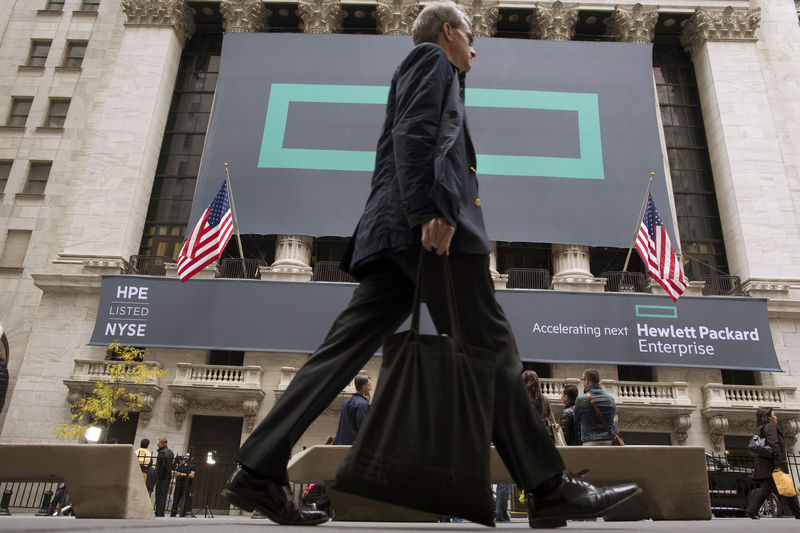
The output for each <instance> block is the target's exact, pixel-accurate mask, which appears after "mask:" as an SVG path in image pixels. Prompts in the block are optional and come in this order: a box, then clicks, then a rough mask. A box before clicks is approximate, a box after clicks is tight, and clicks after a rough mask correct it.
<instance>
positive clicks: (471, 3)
mask: <svg viewBox="0 0 800 533" xmlns="http://www.w3.org/2000/svg"><path fill="white" fill-rule="evenodd" d="M459 3H460V4H461V7H462V8H463V9H464V12H466V14H467V15H468V16H469V18H470V19H471V20H472V33H473V35H475V37H492V36H493V35H494V34H495V33H497V19H498V18H499V15H500V3H499V2H498V1H497V0H489V1H488V2H484V1H483V0H460V2H459Z"/></svg>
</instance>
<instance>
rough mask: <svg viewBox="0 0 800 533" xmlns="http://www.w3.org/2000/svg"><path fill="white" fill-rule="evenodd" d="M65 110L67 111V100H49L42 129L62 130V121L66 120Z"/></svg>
mask: <svg viewBox="0 0 800 533" xmlns="http://www.w3.org/2000/svg"><path fill="white" fill-rule="evenodd" d="M67 109H69V98H63V99H62V98H51V99H50V109H48V110H47V119H46V120H45V123H44V127H45V128H63V127H64V121H65V120H66V119H67Z"/></svg>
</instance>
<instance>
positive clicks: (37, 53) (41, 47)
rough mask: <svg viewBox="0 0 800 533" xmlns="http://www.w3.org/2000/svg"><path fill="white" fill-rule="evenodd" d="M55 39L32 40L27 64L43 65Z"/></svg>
mask: <svg viewBox="0 0 800 533" xmlns="http://www.w3.org/2000/svg"><path fill="white" fill-rule="evenodd" d="M52 42H53V41H31V53H30V55H28V62H27V63H26V66H29V67H43V66H44V62H45V61H46V60H47V54H48V53H49V52H50V43H52Z"/></svg>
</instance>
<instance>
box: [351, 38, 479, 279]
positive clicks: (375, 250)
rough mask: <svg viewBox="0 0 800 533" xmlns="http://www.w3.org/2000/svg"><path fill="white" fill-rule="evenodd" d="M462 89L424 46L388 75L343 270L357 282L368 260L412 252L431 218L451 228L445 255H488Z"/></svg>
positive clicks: (449, 67) (435, 52)
mask: <svg viewBox="0 0 800 533" xmlns="http://www.w3.org/2000/svg"><path fill="white" fill-rule="evenodd" d="M463 82H464V76H463V75H459V73H458V69H457V68H456V67H455V65H453V64H452V63H451V62H450V60H449V59H448V58H447V54H445V52H444V50H443V49H442V48H441V47H439V46H438V45H435V44H432V43H423V44H420V45H418V46H416V47H415V48H414V49H413V50H411V52H410V53H409V54H408V56H406V58H405V59H404V60H403V62H402V63H401V64H400V66H399V67H398V68H397V70H396V71H395V73H394V76H393V77H392V84H391V87H390V90H389V99H388V101H387V104H386V119H385V122H384V125H383V131H382V133H381V136H380V139H379V140H378V148H377V152H376V158H375V171H374V172H373V174H372V186H371V191H370V195H369V198H368V200H367V204H366V206H365V207H364V212H363V214H362V215H361V219H360V220H359V222H358V225H357V227H356V230H355V232H354V234H353V237H352V239H351V240H350V246H349V247H348V250H347V252H345V254H344V257H343V259H342V265H341V267H342V269H343V270H345V271H348V272H351V273H353V274H355V275H356V276H358V271H359V268H360V267H361V266H363V265H365V264H367V263H369V262H370V261H372V260H374V259H377V258H381V257H388V256H391V255H393V254H395V253H397V252H399V251H401V250H404V249H408V248H416V247H419V245H420V244H419V243H420V227H421V225H422V224H423V223H425V222H427V221H428V220H430V219H432V218H434V217H444V218H445V219H447V222H448V223H449V224H450V225H451V226H453V227H454V228H455V229H456V232H455V235H454V236H453V242H452V247H451V253H454V254H488V253H489V252H490V251H491V245H490V244H489V239H488V237H487V235H486V230H485V229H484V225H483V214H482V212H481V208H480V201H479V197H478V181H477V179H476V177H475V172H476V170H475V168H476V159H475V150H474V148H473V146H472V140H471V139H470V135H469V128H468V127H467V121H466V114H465V110H464V87H463Z"/></svg>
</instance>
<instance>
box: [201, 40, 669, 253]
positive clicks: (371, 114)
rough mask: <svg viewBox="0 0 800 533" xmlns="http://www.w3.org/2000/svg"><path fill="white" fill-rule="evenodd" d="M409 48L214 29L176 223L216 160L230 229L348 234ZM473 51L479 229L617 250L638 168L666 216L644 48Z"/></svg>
mask: <svg viewBox="0 0 800 533" xmlns="http://www.w3.org/2000/svg"><path fill="white" fill-rule="evenodd" d="M411 48H412V43H411V39H410V37H390V36H369V35H310V34H270V33H256V34H239V33H226V34H225V37H224V41H223V48H222V60H221V68H220V74H219V81H218V85H217V92H216V97H215V102H214V110H213V115H212V117H211V121H210V124H209V130H208V136H207V139H206V146H205V150H204V152H203V160H202V164H201V168H200V176H199V179H198V183H197V189H196V191H195V196H194V204H193V207H192V215H191V221H190V224H189V227H192V226H193V225H194V224H195V222H196V220H197V218H198V217H199V216H200V214H201V213H202V212H203V210H204V209H205V208H206V207H207V206H208V204H209V203H210V201H211V199H212V198H213V196H214V194H215V193H216V191H217V190H218V189H219V186H220V184H221V182H222V179H223V177H224V167H223V165H224V163H225V162H229V163H230V173H231V190H232V193H233V196H234V201H235V204H236V209H237V215H238V220H239V224H240V227H241V232H242V233H256V234H271V233H275V234H280V233H291V234H304V235H314V236H322V235H336V236H349V235H351V234H352V231H353V229H354V227H355V223H356V221H357V219H358V216H359V215H360V213H361V211H362V209H363V206H364V202H365V201H366V199H367V195H368V193H369V187H370V177H371V171H372V169H373V165H374V158H375V146H376V144H377V139H378V135H379V133H380V130H381V127H382V124H383V113H384V108H385V103H386V97H387V94H388V91H389V84H390V82H391V78H392V74H393V72H394V70H395V68H396V67H397V65H398V64H399V63H400V61H401V60H402V59H403V57H405V55H406V54H407V53H408V52H409V50H410V49H411ZM475 48H476V50H477V52H478V57H477V58H476V59H475V61H474V62H473V70H472V72H470V74H469V75H468V76H467V87H468V88H467V91H466V104H467V115H468V119H469V122H470V127H471V132H472V134H473V140H474V142H475V146H476V150H477V151H478V176H479V178H478V179H479V183H480V194H481V205H482V206H483V209H484V214H485V218H486V225H487V229H488V231H489V236H490V238H491V239H494V240H500V241H524V242H562V243H579V244H585V245H592V246H615V247H627V246H629V245H630V242H631V238H632V236H633V234H634V230H635V229H636V228H635V227H634V226H635V225H636V217H637V215H638V213H639V208H640V207H641V205H642V199H643V198H644V193H645V189H646V186H647V181H648V179H649V177H650V172H651V171H652V172H655V181H654V185H653V198H654V199H655V201H656V204H657V205H658V208H659V209H660V210H661V212H662V213H663V214H665V216H664V219H665V222H666V224H667V226H668V227H670V228H671V226H672V224H671V217H669V216H666V214H667V213H669V212H670V209H669V200H668V194H667V190H666V181H665V176H664V162H663V154H662V150H661V144H660V141H659V129H658V120H657V112H658V111H657V104H656V101H655V91H654V81H653V70H652V59H651V54H652V47H651V46H650V45H646V44H628V43H608V42H552V41H537V40H522V39H477V41H476V44H475ZM672 238H673V242H675V241H676V239H675V238H674V234H673V235H672Z"/></svg>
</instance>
